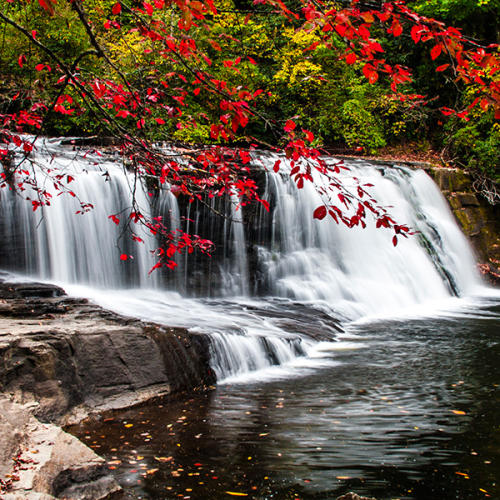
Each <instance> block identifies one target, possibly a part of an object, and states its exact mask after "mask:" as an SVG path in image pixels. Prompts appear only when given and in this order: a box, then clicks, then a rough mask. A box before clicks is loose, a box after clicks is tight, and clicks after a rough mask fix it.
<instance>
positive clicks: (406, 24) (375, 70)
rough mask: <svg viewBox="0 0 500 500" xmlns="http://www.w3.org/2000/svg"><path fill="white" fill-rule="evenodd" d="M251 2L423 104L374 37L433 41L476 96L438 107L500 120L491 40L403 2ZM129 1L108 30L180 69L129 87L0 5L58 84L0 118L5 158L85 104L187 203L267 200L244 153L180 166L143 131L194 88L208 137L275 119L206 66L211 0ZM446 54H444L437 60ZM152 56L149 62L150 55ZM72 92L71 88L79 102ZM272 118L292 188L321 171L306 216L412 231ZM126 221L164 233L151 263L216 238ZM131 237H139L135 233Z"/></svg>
mask: <svg viewBox="0 0 500 500" xmlns="http://www.w3.org/2000/svg"><path fill="white" fill-rule="evenodd" d="M13 1H14V2H15V1H19V0H13ZM38 3H39V5H40V7H41V8H42V9H44V10H45V11H47V12H48V13H49V14H51V15H52V14H54V12H55V8H56V5H57V4H56V2H55V0H38ZM254 4H255V5H262V6H263V7H266V8H270V9H271V11H272V12H274V13H278V14H280V15H282V16H283V18H284V19H285V20H286V21H287V22H289V23H291V24H293V26H294V27H295V29H298V30H304V31H305V32H309V31H311V30H313V29H314V28H318V31H319V32H320V33H322V36H321V41H319V42H315V43H313V44H312V45H311V46H310V47H308V48H307V49H306V51H315V50H318V49H326V50H331V51H332V53H336V54H337V55H338V52H335V51H336V50H337V48H336V47H338V44H339V40H340V41H342V42H343V43H344V46H345V51H344V53H343V54H341V55H340V57H341V59H343V60H345V62H346V64H349V65H354V64H357V65H358V66H359V67H360V68H361V71H362V74H363V75H364V76H365V77H366V78H367V79H368V81H369V82H370V83H375V82H377V81H378V80H379V79H381V78H384V79H388V81H389V82H390V83H391V85H390V87H391V89H392V91H393V92H394V95H395V96H396V98H397V99H399V100H415V101H421V100H422V98H423V96H418V95H411V94H405V93H404V91H403V89H404V85H406V84H407V83H409V82H410V81H411V71H410V70H409V69H408V68H405V67H402V66H400V65H391V64H389V63H388V62H387V59H386V57H385V52H384V48H383V47H382V46H381V44H380V43H379V41H377V40H376V39H375V37H374V35H373V33H374V31H375V30H380V29H382V30H385V32H386V33H387V34H389V35H392V36H394V37H399V36H401V35H402V34H403V33H409V34H410V35H411V38H412V40H413V42H414V43H415V44H424V45H425V46H426V47H429V52H430V58H431V59H432V60H437V59H441V60H440V62H441V64H440V65H439V66H437V67H436V71H437V72H444V71H453V72H454V77H455V78H456V80H457V81H458V80H461V81H462V82H464V83H465V84H474V85H475V92H476V97H477V98H476V99H475V100H474V102H473V104H472V105H471V106H469V108H467V109H465V110H452V109H449V108H442V112H443V114H445V115H451V114H456V115H457V116H459V117H463V118H466V116H467V114H468V113H469V112H470V109H471V107H475V106H480V109H482V110H486V109H488V108H489V107H493V108H494V109H495V111H496V117H497V118H499V117H500V84H499V80H498V71H499V69H500V66H499V59H498V57H497V55H496V54H497V52H496V51H497V49H498V47H497V46H490V47H488V48H483V47H480V46H478V45H477V44H474V43H470V42H469V41H468V40H466V38H465V37H464V36H463V35H462V34H461V32H460V31H459V30H457V29H455V28H452V27H447V26H445V25H444V24H443V23H441V22H439V21H436V20H434V19H430V18H427V17H424V16H421V15H419V14H417V13H415V12H413V11H411V10H410V9H409V8H408V7H407V6H406V5H405V4H404V2H402V1H393V2H385V3H382V4H381V5H380V7H377V8H375V7H374V8H371V9H362V8H361V7H360V5H359V4H358V2H357V1H354V2H352V3H351V4H350V5H349V6H348V7H345V8H327V7H326V6H325V4H324V3H323V2H312V1H309V0H300V1H299V2H298V7H297V3H294V4H293V5H294V6H293V7H292V6H291V5H292V4H291V5H287V3H285V2H284V1H282V0H254ZM72 5H73V7H74V8H75V10H77V12H78V13H79V19H80V21H81V22H82V23H83V24H84V25H85V26H84V27H85V29H86V32H87V33H88V35H89V43H90V44H91V45H93V46H94V48H95V49H96V53H97V54H98V56H99V57H103V58H106V55H105V53H104V51H102V49H101V47H100V46H99V44H98V41H97V39H96V38H95V35H94V27H93V26H92V25H91V24H89V23H88V21H87V20H86V16H85V12H84V11H83V9H84V4H82V3H81V2H77V1H75V2H73V3H72ZM134 5H136V7H132V6H131V4H127V3H124V2H117V3H115V4H114V5H113V7H112V8H111V18H110V19H103V20H102V22H103V25H104V27H105V28H106V29H112V28H113V29H115V30H117V31H118V32H120V31H122V30H125V29H127V30H130V31H133V32H135V33H136V34H138V35H139V36H140V37H141V38H142V40H143V41H144V46H145V47H148V49H146V51H149V52H152V51H153V50H154V56H155V57H156V58H158V59H164V60H167V61H172V62H175V63H176V64H174V65H173V67H174V68H177V69H175V70H172V71H171V72H169V73H166V74H160V73H158V72H156V73H155V78H154V79H151V80H150V86H149V87H148V88H147V90H146V91H140V90H137V89H136V88H134V86H133V85H132V84H131V82H130V81H129V80H127V78H126V77H125V76H124V75H123V74H121V73H120V68H117V67H116V65H115V64H114V63H111V62H110V61H109V60H107V62H108V63H109V65H110V66H111V67H112V68H113V72H109V74H115V75H117V76H116V78H115V79H112V78H111V77H109V76H105V75H101V76H99V75H97V76H93V77H92V78H89V79H85V78H84V77H83V76H82V74H81V73H80V72H79V71H78V62H79V61H78V60H77V61H75V62H74V64H72V65H71V64H67V63H64V61H61V60H59V59H58V58H57V56H55V55H54V54H53V53H52V52H51V51H50V49H49V48H48V47H46V46H45V45H43V42H42V41H40V40H39V39H38V37H37V33H36V31H34V30H31V29H30V28H29V27H22V26H19V25H18V24H16V23H15V21H13V20H11V19H9V18H8V17H7V15H6V14H3V13H0V19H2V20H3V21H4V22H7V23H8V24H10V25H11V26H13V27H14V28H16V29H18V30H19V34H20V36H24V37H25V38H26V39H28V40H29V41H30V43H32V44H35V45H37V47H38V49H40V50H42V52H44V53H45V55H46V56H47V60H48V61H49V62H50V63H51V66H49V65H48V64H46V63H40V62H38V61H33V62H31V61H29V60H28V59H27V57H26V55H25V54H20V55H19V57H18V61H17V62H18V64H19V66H20V67H21V68H23V69H24V68H26V67H27V66H28V65H29V64H35V63H36V64H35V65H34V68H35V69H36V70H37V71H40V72H41V71H45V70H46V73H47V75H48V76H49V77H51V76H52V75H53V77H54V85H55V86H57V87H60V88H61V91H60V93H59V94H58V96H57V98H56V99H55V101H54V102H31V103H30V104H29V107H27V108H26V109H24V110H22V111H19V112H16V113H11V114H3V115H0V141H1V143H2V146H1V147H0V161H2V160H3V161H4V163H6V162H7V160H8V157H9V151H8V149H9V145H15V146H16V147H17V148H20V149H22V151H23V152H24V154H25V155H26V156H28V155H29V154H30V153H31V151H32V149H33V144H32V141H31V140H30V139H27V138H26V136H23V135H22V133H23V132H26V131H29V130H31V131H33V130H35V131H36V130H42V126H43V123H44V119H45V117H46V116H47V115H48V114H49V113H51V112H56V113H60V114H63V115H71V114H74V113H84V112H86V110H87V109H88V108H91V109H92V110H93V112H94V113H96V114H97V115H98V116H100V117H101V119H102V120H103V122H105V123H106V124H108V126H109V127H110V129H112V130H113V132H114V134H115V135H116V136H117V137H119V138H121V140H122V148H121V154H122V156H123V157H124V158H125V159H126V160H127V162H128V163H129V164H131V165H133V168H134V169H135V170H136V172H137V173H138V174H139V175H147V176H153V177H155V178H157V179H158V182H159V183H160V184H162V185H166V184H168V185H170V189H171V191H172V193H174V194H175V195H176V196H179V195H182V196H186V197H188V198H189V200H190V201H194V200H202V199H205V198H206V197H208V198H212V197H214V196H225V195H236V196H238V197H239V200H240V204H241V205H242V206H243V205H246V204H247V203H250V202H257V203H261V204H263V206H264V208H265V209H269V206H268V203H267V201H265V200H262V199H261V198H260V197H259V195H258V188H257V185H256V184H255V182H254V181H253V180H252V179H251V173H250V169H249V166H248V165H249V163H250V156H249V153H248V150H246V149H238V148H229V147H223V146H214V147H209V148H207V149H204V150H203V151H201V152H198V153H196V154H194V153H190V154H188V155H184V160H187V161H188V164H187V165H186V163H181V162H179V161H176V160H174V159H172V158H165V156H164V155H163V154H161V153H160V152H159V151H158V150H155V148H154V147H153V146H152V145H151V144H149V143H148V142H147V141H146V140H145V139H144V137H145V136H144V132H145V131H147V130H148V129H150V128H152V127H158V126H162V125H165V124H167V123H176V126H177V127H178V128H180V127H183V126H185V125H184V124H183V122H182V121H181V117H182V118H184V116H186V115H187V108H188V104H187V97H188V96H189V95H191V94H192V95H194V96H196V97H197V98H198V99H199V98H203V99H207V100H210V102H211V103H212V106H213V107H215V108H216V109H218V110H219V115H218V117H217V118H215V119H212V120H211V119H210V118H209V117H207V116H206V115H205V116H198V117H193V118H192V125H193V126H197V124H198V121H200V122H202V121H203V123H205V124H208V125H209V127H210V133H211V137H212V139H213V140H218V141H223V142H224V141H228V142H230V141H232V140H233V139H235V138H236V137H241V136H242V135H244V133H245V129H246V128H247V125H248V124H249V123H250V122H259V121H260V122H262V121H265V122H266V126H268V125H271V126H272V125H273V124H270V123H268V122H267V120H266V117H265V115H264V114H263V112H261V111H259V106H258V104H259V96H260V95H262V94H264V93H265V92H266V91H265V89H257V90H255V91H252V90H250V89H247V88H245V87H242V86H240V85H233V84H231V83H230V82H229V81H223V80H220V79H218V78H215V77H214V75H213V74H211V73H210V67H211V65H212V64H213V63H212V60H211V59H210V57H209V53H208V50H206V49H205V48H204V46H203V44H202V43H200V42H199V40H198V39H197V38H196V35H197V33H198V32H199V30H202V29H207V30H210V20H211V16H213V15H214V14H216V13H217V9H216V7H215V5H214V3H213V1H212V0H195V1H192V0H173V1H164V0H154V1H153V2H151V3H149V2H146V1H144V2H142V3H135V4H134ZM172 6H175V8H176V9H177V10H178V12H179V14H180V15H179V21H178V29H179V33H177V35H176V34H175V30H172V26H171V25H170V21H169V23H168V24H166V23H165V21H163V19H164V16H162V15H161V14H162V12H163V11H164V10H166V9H171V8H172ZM294 9H295V10H294ZM124 13H128V14H131V16H132V18H133V19H134V24H133V25H132V27H130V25H129V24H128V25H127V26H128V27H127V28H124V27H123V26H122V25H121V24H120V22H119V21H118V19H119V16H122V15H123V14H124ZM169 19H170V17H169ZM229 38H230V37H229V36H228V39H229ZM223 43H224V38H223V37H221V38H219V40H218V41H215V40H210V41H209V45H210V48H211V49H213V50H216V51H220V50H221V49H222V47H221V44H223ZM149 47H154V49H151V48H149ZM146 51H145V53H147V52H146ZM444 57H446V61H447V62H444ZM244 61H248V62H250V63H251V64H257V62H256V61H255V60H254V59H252V58H250V57H246V58H244V59H242V58H241V56H237V55H235V57H234V58H230V59H226V60H224V61H223V66H224V67H225V68H226V70H227V71H231V72H234V73H235V74H236V75H237V74H238V71H239V68H238V66H240V65H241V64H242V63H243V62H244ZM201 62H204V63H205V64H206V69H202V67H203V66H202V65H201V64H200V63H201ZM151 65H152V66H154V58H152V62H151ZM52 69H54V70H52ZM68 89H69V90H68ZM72 96H78V102H76V99H74V97H72ZM130 119H133V123H135V127H136V131H135V133H133V132H130V128H127V127H124V126H123V121H124V120H130ZM274 126H275V127H276V133H277V134H280V135H281V140H282V144H284V146H283V147H282V149H281V151H283V152H284V154H285V156H286V158H287V159H288V160H290V165H291V170H290V176H291V177H292V179H293V180H294V182H295V183H296V185H297V187H298V188H299V189H301V188H303V187H304V185H305V183H308V182H309V183H314V178H315V176H314V175H313V172H314V171H317V172H319V173H320V174H321V175H322V176H324V178H325V179H327V183H326V186H324V185H323V184H322V185H320V186H315V188H316V189H317V190H318V192H319V193H320V194H321V196H322V197H323V199H324V205H322V206H320V207H318V208H316V210H315V211H314V213H313V214H312V216H313V217H314V218H316V219H320V220H321V219H324V218H325V217H327V215H328V216H330V217H331V218H332V219H333V220H335V221H336V222H337V223H343V224H345V225H347V226H349V227H352V226H355V225H362V226H364V225H365V219H366V217H367V214H368V213H369V214H371V215H372V216H373V217H374V218H375V220H376V225H377V227H385V228H391V229H392V230H393V231H394V233H395V234H394V239H393V243H394V245H396V244H397V236H396V235H400V236H407V235H408V234H410V232H409V230H408V228H406V227H405V226H401V225H398V224H396V222H395V221H394V220H393V219H392V218H391V217H390V216H389V215H388V214H387V213H386V211H385V210H384V209H383V208H381V207H378V206H376V204H375V203H374V202H373V200H371V198H370V197H369V195H368V194H367V192H366V191H365V187H366V186H358V188H357V190H356V192H355V193H352V192H349V191H348V190H347V189H346V188H345V187H344V186H343V185H342V182H341V181H340V180H339V179H338V178H337V174H338V173H339V171H340V169H343V168H345V167H344V166H343V165H342V164H341V162H339V163H336V164H333V165H330V164H327V163H326V162H325V161H323V159H322V158H321V156H320V151H318V150H317V149H315V148H312V147H310V146H309V145H307V144H306V143H309V144H310V143H311V142H312V141H314V135H313V134H312V133H311V132H310V131H308V130H304V129H302V130H301V131H300V129H298V128H297V123H296V121H295V119H294V117H290V118H289V119H287V120H285V125H284V126H283V125H281V130H279V127H277V126H276V124H274ZM254 148H255V146H251V147H249V148H248V149H249V150H250V149H254ZM280 168H281V166H280V161H279V160H278V161H277V162H276V163H275V164H274V167H273V169H274V171H275V172H278V171H279V170H280ZM7 170H8V169H5V170H4V173H2V178H1V179H0V186H1V187H4V188H12V185H13V184H12V181H13V179H12V178H8V175H9V174H8V172H7ZM50 175H51V176H52V178H53V182H54V186H55V188H56V190H59V191H60V192H65V193H67V194H69V195H70V196H73V197H74V196H76V194H75V193H74V192H73V191H72V190H69V189H68V188H67V184H69V183H70V182H71V181H72V180H73V178H70V177H68V178H67V179H66V182H64V178H63V177H61V178H59V177H58V176H59V175H60V174H57V173H55V172H52V173H50ZM15 184H16V189H17V190H18V191H19V192H22V191H23V190H24V189H25V186H30V187H31V188H32V189H34V190H35V191H36V192H37V194H38V199H37V200H30V201H31V203H32V206H33V210H36V209H37V208H39V207H40V206H42V205H50V198H51V195H50V193H48V192H47V191H45V190H44V188H41V187H39V186H38V185H37V183H36V181H35V179H34V176H33V173H32V172H30V171H29V169H22V168H19V169H17V173H16V181H15ZM334 199H338V201H339V202H340V204H339V203H338V202H337V201H335V202H334V201H333V200H334ZM339 205H340V206H339ZM91 208H92V207H91V206H90V205H89V204H86V203H84V202H82V210H81V212H85V211H88V210H89V209H91ZM79 212H80V211H79ZM109 218H110V219H111V220H112V221H113V222H114V223H115V224H119V222H120V220H119V218H118V217H117V216H116V215H110V216H109ZM125 218H126V217H125ZM122 219H124V218H123V217H122ZM128 222H129V223H131V224H142V225H145V226H146V227H147V228H148V229H149V230H150V232H151V233H153V234H155V235H159V236H161V239H162V241H164V242H165V244H164V245H163V246H162V248H160V249H158V250H157V252H156V253H157V256H158V259H159V260H158V264H157V265H156V266H155V268H156V267H161V266H167V267H169V268H173V267H175V265H176V264H175V262H174V261H173V259H172V257H173V255H174V254H175V253H176V252H181V251H187V252H192V251H193V250H194V249H195V248H197V249H199V250H201V251H202V252H205V253H208V252H210V250H211V247H212V245H211V243H210V242H209V241H207V240H204V239H202V238H200V237H198V236H194V235H188V234H185V233H182V232H179V231H173V232H172V231H170V230H169V228H168V227H165V226H164V224H163V222H162V221H161V220H158V218H152V219H148V218H146V217H145V216H143V215H142V214H140V213H139V212H138V211H137V210H135V209H134V210H131V212H130V214H129V217H128ZM133 238H134V239H135V240H136V241H139V240H140V238H138V237H137V236H133ZM124 257H125V258H124ZM121 258H122V260H125V259H126V258H128V256H127V255H126V254H123V255H122V256H121Z"/></svg>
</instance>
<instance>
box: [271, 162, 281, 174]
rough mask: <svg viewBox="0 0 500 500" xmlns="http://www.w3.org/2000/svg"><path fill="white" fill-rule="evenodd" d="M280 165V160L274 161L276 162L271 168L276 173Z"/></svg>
mask: <svg viewBox="0 0 500 500" xmlns="http://www.w3.org/2000/svg"><path fill="white" fill-rule="evenodd" d="M280 163H281V160H276V161H275V162H274V167H273V170H274V171H275V172H277V171H278V170H279V169H280Z"/></svg>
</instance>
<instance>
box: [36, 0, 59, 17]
mask: <svg viewBox="0 0 500 500" xmlns="http://www.w3.org/2000/svg"><path fill="white" fill-rule="evenodd" d="M54 2H55V0H48V1H45V0H38V3H39V4H40V7H41V8H42V9H44V10H46V11H47V12H48V13H49V14H50V15H52V14H54V7H53V6H52V3H54Z"/></svg>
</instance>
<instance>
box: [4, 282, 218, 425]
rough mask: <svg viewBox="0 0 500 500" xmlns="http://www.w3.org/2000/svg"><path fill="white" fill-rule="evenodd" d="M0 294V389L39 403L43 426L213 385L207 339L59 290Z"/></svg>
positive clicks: (9, 287)
mask: <svg viewBox="0 0 500 500" xmlns="http://www.w3.org/2000/svg"><path fill="white" fill-rule="evenodd" d="M27 290H29V292H26V291H27ZM26 293H27V294H28V298H19V297H20V296H22V295H23V294H26ZM62 293H64V292H63V291H62ZM0 296H1V297H6V298H3V299H0V390H2V391H4V392H8V393H12V394H13V395H14V397H15V398H16V400H17V401H18V402H20V403H25V402H29V401H36V402H37V403H38V405H37V407H36V408H35V409H34V410H33V411H34V414H35V416H36V417H37V418H39V419H41V420H43V421H50V422H57V423H63V422H75V421H77V420H79V419H81V418H82V417H84V416H85V415H87V414H89V413H92V412H98V411H102V410H106V409H113V408H123V407H127V406H130V405H132V404H136V403H139V402H143V401H146V400H148V399H151V398H154V397H157V396H162V395H166V394H169V393H172V392H178V391H188V390H189V391H190V390H197V389H202V388H205V387H207V386H209V385H211V384H213V383H214V382H215V375H214V373H213V372H212V370H211V369H210V366H209V340H208V338H207V337H206V336H203V335H195V334H190V333H189V332H188V331H187V330H185V329H183V328H167V327H163V326H160V325H156V324H150V323H144V322H141V321H139V320H135V319H130V318H125V317H122V316H119V315H117V314H114V313H112V312H110V311H105V310H103V309H102V308H100V307H98V306H96V305H93V304H90V303H89V302H88V301H87V300H80V299H72V298H69V297H67V296H65V295H61V289H58V288H57V287H49V286H46V285H43V286H40V287H39V288H38V287H37V285H35V284H31V285H30V287H28V286H26V285H24V286H22V287H21V286H18V285H13V284H6V283H0Z"/></svg>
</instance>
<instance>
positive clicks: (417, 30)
mask: <svg viewBox="0 0 500 500" xmlns="http://www.w3.org/2000/svg"><path fill="white" fill-rule="evenodd" d="M421 37H422V27H421V26H418V25H415V26H413V28H412V29H411V38H412V40H413V41H414V42H415V43H418V42H419V41H420V38H421Z"/></svg>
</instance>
